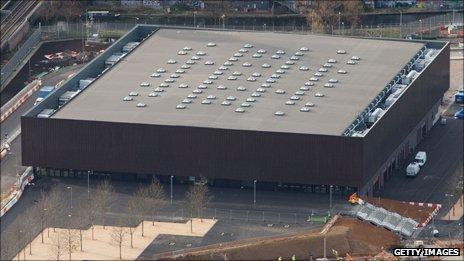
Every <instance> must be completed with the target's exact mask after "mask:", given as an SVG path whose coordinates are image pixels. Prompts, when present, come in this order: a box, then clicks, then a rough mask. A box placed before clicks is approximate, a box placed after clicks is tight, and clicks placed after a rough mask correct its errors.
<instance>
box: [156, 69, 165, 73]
mask: <svg viewBox="0 0 464 261" xmlns="http://www.w3.org/2000/svg"><path fill="white" fill-rule="evenodd" d="M156 72H157V73H165V72H166V69H164V68H159V69H158V70H156Z"/></svg>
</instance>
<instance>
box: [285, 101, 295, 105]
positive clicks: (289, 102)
mask: <svg viewBox="0 0 464 261" xmlns="http://www.w3.org/2000/svg"><path fill="white" fill-rule="evenodd" d="M285 105H295V102H294V101H286V102H285Z"/></svg>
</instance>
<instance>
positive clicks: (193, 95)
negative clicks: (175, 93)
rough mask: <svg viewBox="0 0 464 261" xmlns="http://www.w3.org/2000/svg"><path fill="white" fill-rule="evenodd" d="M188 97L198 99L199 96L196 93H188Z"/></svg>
mask: <svg viewBox="0 0 464 261" xmlns="http://www.w3.org/2000/svg"><path fill="white" fill-rule="evenodd" d="M187 98H189V99H196V98H197V96H196V95H195V94H189V95H187Z"/></svg>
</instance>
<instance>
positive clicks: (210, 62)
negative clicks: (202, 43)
mask: <svg viewBox="0 0 464 261" xmlns="http://www.w3.org/2000/svg"><path fill="white" fill-rule="evenodd" d="M205 65H214V62H213V61H206V62H205Z"/></svg>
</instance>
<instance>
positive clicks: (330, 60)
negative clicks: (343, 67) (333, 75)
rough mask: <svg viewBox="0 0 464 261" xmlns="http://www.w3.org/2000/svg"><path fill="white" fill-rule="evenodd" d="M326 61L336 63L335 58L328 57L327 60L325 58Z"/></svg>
mask: <svg viewBox="0 0 464 261" xmlns="http://www.w3.org/2000/svg"><path fill="white" fill-rule="evenodd" d="M327 62H328V63H336V62H337V60H335V59H329V60H327Z"/></svg>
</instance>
